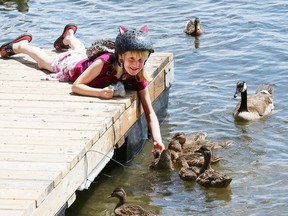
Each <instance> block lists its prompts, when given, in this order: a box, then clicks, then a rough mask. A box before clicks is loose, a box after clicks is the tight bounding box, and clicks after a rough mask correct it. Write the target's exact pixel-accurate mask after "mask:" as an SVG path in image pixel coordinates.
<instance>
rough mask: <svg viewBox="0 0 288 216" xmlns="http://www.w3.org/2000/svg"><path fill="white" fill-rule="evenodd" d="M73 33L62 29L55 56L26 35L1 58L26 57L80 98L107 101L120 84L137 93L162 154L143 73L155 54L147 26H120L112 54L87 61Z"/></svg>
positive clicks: (7, 46) (71, 26)
mask: <svg viewBox="0 0 288 216" xmlns="http://www.w3.org/2000/svg"><path fill="white" fill-rule="evenodd" d="M76 31H77V26H76V25H75V24H68V25H66V26H65V28H64V30H63V33H62V35H61V36H60V37H59V38H58V39H57V40H56V41H55V42H54V47H55V49H56V50H58V51H61V50H67V51H66V52H62V53H61V54H59V55H57V56H56V57H55V56H49V55H47V53H46V52H45V51H44V50H42V49H41V48H39V47H36V46H32V45H30V42H31V40H32V35H31V34H29V33H25V34H22V35H21V36H19V37H17V38H16V39H14V40H12V41H10V42H7V43H5V44H3V45H2V46H1V47H0V51H1V57H2V58H8V57H10V56H13V55H15V54H20V53H24V54H27V55H28V56H30V57H31V58H32V59H34V60H35V61H36V62H37V64H38V67H39V68H40V69H45V70H48V71H50V72H51V74H49V75H47V76H46V77H44V78H43V79H45V80H59V81H71V82H73V85H72V92H73V93H75V94H79V95H85V96H92V97H98V98H103V99H110V98H112V97H113V95H114V93H115V92H114V89H113V88H110V87H109V86H110V85H111V84H116V83H117V82H119V81H121V82H122V83H123V84H124V86H125V87H130V88H132V89H134V90H136V91H137V92H138V94H139V97H140V100H141V103H142V106H143V109H144V112H145V116H146V119H147V122H148V127H149V129H150V131H151V134H152V138H153V141H154V149H159V150H160V151H162V150H163V149H164V148H165V147H164V144H163V142H162V138H161V133H160V126H159V121H158V118H157V115H156V113H155V111H154V109H153V107H152V103H151V99H150V95H149V91H148V86H147V85H148V84H147V81H148V80H149V78H148V76H147V74H146V73H145V70H144V65H145V63H146V61H147V59H148V58H149V56H150V54H151V53H152V52H154V49H153V44H152V42H151V39H150V37H149V35H148V27H147V26H143V27H141V28H140V29H126V28H125V27H122V26H120V27H119V34H118V35H117V37H116V40H115V44H114V45H115V51H114V52H113V53H111V52H102V53H100V54H99V53H98V54H97V55H96V56H94V57H93V56H92V57H91V56H90V58H88V56H87V54H86V48H85V46H84V44H83V43H82V42H80V40H78V39H77V38H76V37H75V33H76Z"/></svg>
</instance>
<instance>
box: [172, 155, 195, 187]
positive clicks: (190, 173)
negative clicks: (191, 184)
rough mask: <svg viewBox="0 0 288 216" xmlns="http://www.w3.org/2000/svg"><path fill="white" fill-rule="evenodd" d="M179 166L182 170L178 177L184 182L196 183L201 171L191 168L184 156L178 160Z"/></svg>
mask: <svg viewBox="0 0 288 216" xmlns="http://www.w3.org/2000/svg"><path fill="white" fill-rule="evenodd" d="M177 163H178V166H180V167H181V168H180V170H179V172H178V175H179V177H180V178H181V179H183V180H184V181H194V180H196V178H197V176H198V173H199V169H198V168H197V167H191V166H189V165H188V163H187V161H186V159H185V158H184V157H182V156H180V157H178V158H177Z"/></svg>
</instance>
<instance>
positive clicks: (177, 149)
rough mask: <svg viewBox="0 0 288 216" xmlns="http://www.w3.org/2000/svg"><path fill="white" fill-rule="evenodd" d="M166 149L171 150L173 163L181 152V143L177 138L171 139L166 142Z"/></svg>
mask: <svg viewBox="0 0 288 216" xmlns="http://www.w3.org/2000/svg"><path fill="white" fill-rule="evenodd" d="M168 149H169V151H170V152H171V160H172V162H174V163H175V161H176V160H177V158H178V156H179V154H181V152H182V145H181V144H180V143H179V141H178V140H177V139H171V140H170V141H169V143H168Z"/></svg>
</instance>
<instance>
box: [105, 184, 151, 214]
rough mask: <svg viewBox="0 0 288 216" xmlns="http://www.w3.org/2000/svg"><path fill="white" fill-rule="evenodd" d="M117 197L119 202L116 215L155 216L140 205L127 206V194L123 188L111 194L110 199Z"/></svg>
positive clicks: (116, 189)
mask: <svg viewBox="0 0 288 216" xmlns="http://www.w3.org/2000/svg"><path fill="white" fill-rule="evenodd" d="M111 197H116V198H118V199H119V202H118V203H117V205H116V207H115V209H114V213H115V215H116V216H124V215H125V216H127V215H128V216H136V215H139V216H140V215H141V216H155V214H154V213H152V212H149V211H146V210H144V209H143V208H142V207H141V206H139V205H127V204H125V201H126V199H127V195H126V192H125V191H124V189H123V188H115V189H114V191H113V192H112V193H111V195H110V196H109V197H108V198H111Z"/></svg>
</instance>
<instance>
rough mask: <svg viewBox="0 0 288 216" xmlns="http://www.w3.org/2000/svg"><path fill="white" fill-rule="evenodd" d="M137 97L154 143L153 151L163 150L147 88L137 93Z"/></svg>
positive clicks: (158, 127)
mask: <svg viewBox="0 0 288 216" xmlns="http://www.w3.org/2000/svg"><path fill="white" fill-rule="evenodd" d="M139 96H140V100H141V103H142V106H143V109H144V112H145V116H146V120H147V123H148V127H149V129H150V132H151V134H152V138H153V141H154V149H160V151H162V150H164V149H165V146H164V144H163V142H162V137H161V131H160V125H159V121H158V118H157V115H156V113H155V111H154V109H153V107H152V103H151V99H150V95H149V91H148V87H146V88H145V89H143V90H141V91H139Z"/></svg>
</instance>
